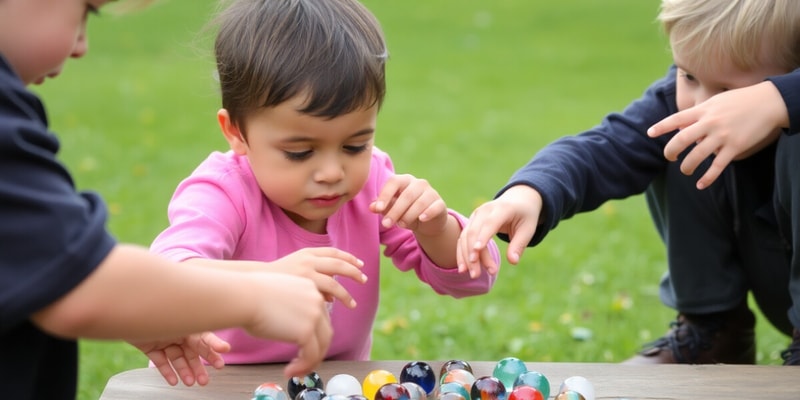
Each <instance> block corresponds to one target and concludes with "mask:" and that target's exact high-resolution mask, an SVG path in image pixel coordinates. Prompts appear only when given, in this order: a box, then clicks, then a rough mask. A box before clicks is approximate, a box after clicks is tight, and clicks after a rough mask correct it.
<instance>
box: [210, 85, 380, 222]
mask: <svg viewBox="0 0 800 400" xmlns="http://www.w3.org/2000/svg"><path fill="white" fill-rule="evenodd" d="M302 106H303V98H301V97H299V96H298V97H295V98H293V99H290V100H289V101H286V102H284V103H282V104H280V105H278V106H277V107H274V108H266V109H261V110H259V111H257V112H256V113H255V114H254V115H251V116H249V117H248V118H247V120H246V132H247V140H246V141H244V140H242V137H241V135H240V134H239V133H240V132H239V130H238V129H237V128H236V127H234V126H232V125H231V123H230V119H229V118H228V115H227V111H226V110H224V109H223V110H221V111H220V113H219V122H220V126H221V127H222V130H223V133H224V135H225V138H226V139H227V140H228V143H229V144H230V145H231V149H233V150H234V151H235V152H236V153H238V154H243V155H247V157H248V159H249V161H250V164H251V167H252V169H253V173H254V175H255V177H256V180H257V181H258V185H259V187H260V188H261V191H262V192H263V193H264V195H265V196H267V197H268V198H269V199H270V200H271V201H272V202H274V203H275V204H277V205H278V206H279V207H281V208H282V209H283V210H284V211H285V212H286V214H287V215H288V216H289V218H291V219H292V220H293V221H294V222H295V223H297V224H298V225H300V226H301V227H303V228H304V229H306V230H309V231H312V232H317V233H322V232H324V229H325V223H326V220H327V218H328V217H330V216H331V215H332V214H333V213H334V212H336V211H337V210H338V209H339V208H340V207H341V206H342V205H343V204H344V203H345V202H347V201H349V200H350V199H352V198H353V197H355V196H356V194H358V192H359V191H360V190H361V188H362V187H363V186H364V183H365V182H366V180H367V176H368V175H369V169H370V163H371V159H372V157H371V155H372V145H373V140H374V136H375V123H376V120H377V114H378V110H377V107H372V108H370V109H367V110H358V111H354V112H351V113H349V114H345V115H341V116H339V117H336V118H333V119H326V118H319V117H312V116H309V115H305V114H302V113H300V112H298V111H297V110H298V109H300V108H301V107H302Z"/></svg>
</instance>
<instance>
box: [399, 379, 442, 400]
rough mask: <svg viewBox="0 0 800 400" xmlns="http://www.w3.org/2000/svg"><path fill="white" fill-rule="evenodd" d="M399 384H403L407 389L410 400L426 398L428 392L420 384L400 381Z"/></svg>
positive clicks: (424, 399) (425, 399) (423, 399)
mask: <svg viewBox="0 0 800 400" xmlns="http://www.w3.org/2000/svg"><path fill="white" fill-rule="evenodd" d="M401 385H403V386H404V387H405V388H406V389H407V390H408V395H409V396H410V397H411V400H427V399H428V392H426V391H425V389H423V388H422V386H420V385H418V384H416V383H414V382H402V383H401ZM434 386H436V385H434Z"/></svg>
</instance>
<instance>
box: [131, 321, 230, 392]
mask: <svg viewBox="0 0 800 400" xmlns="http://www.w3.org/2000/svg"><path fill="white" fill-rule="evenodd" d="M130 343H131V344H132V345H133V346H135V347H136V348H137V349H139V350H141V351H142V353H144V354H145V355H147V357H148V358H149V359H150V360H151V361H152V362H153V364H154V365H155V367H156V368H158V372H159V373H161V376H163V377H164V379H165V380H166V381H167V383H169V384H170V385H172V386H175V385H177V384H178V376H180V379H181V381H182V382H183V384H184V385H186V386H192V385H194V383H195V382H197V384H199V385H200V386H205V385H206V384H207V383H208V372H207V371H206V368H205V366H204V365H203V361H202V359H205V360H206V361H208V363H209V364H211V365H212V366H214V368H216V369H220V368H222V367H223V366H225V361H224V360H223V359H222V356H221V355H220V353H227V352H228V351H230V349H231V346H230V344H228V342H226V341H224V340H222V339H220V338H219V337H217V335H215V334H213V333H211V332H204V333H198V334H194V335H189V336H186V337H182V338H178V339H175V340H166V341H153V342H137V343H134V342H130ZM201 358H202V359H201Z"/></svg>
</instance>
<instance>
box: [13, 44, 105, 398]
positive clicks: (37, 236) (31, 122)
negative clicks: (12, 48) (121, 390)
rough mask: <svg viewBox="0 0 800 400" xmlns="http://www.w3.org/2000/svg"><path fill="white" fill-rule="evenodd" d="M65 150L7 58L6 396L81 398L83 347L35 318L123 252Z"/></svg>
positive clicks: (100, 206) (101, 207)
mask: <svg viewBox="0 0 800 400" xmlns="http://www.w3.org/2000/svg"><path fill="white" fill-rule="evenodd" d="M58 149H59V142H58V139H57V138H56V137H55V135H53V134H52V133H51V132H50V131H49V130H48V127H47V117H46V114H45V111H44V107H43V106H42V104H41V102H40V101H39V99H38V98H37V97H36V96H35V95H34V94H33V93H31V92H30V91H28V90H27V89H26V88H25V86H24V84H23V83H22V81H21V80H20V79H19V78H18V77H17V76H16V74H15V73H14V72H13V71H12V69H11V68H10V66H9V65H8V63H7V62H6V61H5V59H4V58H3V57H2V55H0V398H8V399H74V398H75V388H76V382H77V362H78V361H77V343H76V341H75V340H73V339H64V338H57V337H54V336H52V335H50V334H48V333H46V332H44V331H42V330H41V329H39V328H38V327H37V326H35V325H34V324H32V323H31V322H30V319H29V318H30V316H31V315H32V314H33V313H35V312H36V311H38V310H41V309H42V308H44V307H46V306H47V305H49V304H51V303H53V302H54V301H56V300H58V299H59V298H60V297H62V296H64V295H65V294H66V293H68V292H69V291H71V290H72V289H73V288H74V287H75V286H77V285H78V284H79V283H81V282H82V281H83V280H84V279H86V277H87V276H88V275H89V274H91V273H92V271H94V270H95V268H97V266H98V265H99V264H100V263H101V262H102V260H103V259H104V258H105V257H106V256H107V255H108V253H109V252H110V251H111V249H112V248H113V246H114V244H115V240H114V239H113V238H112V237H111V236H110V234H109V233H108V232H107V230H106V227H105V224H106V217H107V214H106V209H105V206H104V204H103V202H102V200H101V199H100V197H99V196H98V195H96V194H94V193H80V192H77V191H76V189H75V185H74V183H73V180H72V178H71V176H70V174H69V172H68V171H67V169H66V167H65V166H64V165H63V164H62V163H61V162H59V161H58V160H57V158H56V154H57V152H58Z"/></svg>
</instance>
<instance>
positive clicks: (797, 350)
mask: <svg viewBox="0 0 800 400" xmlns="http://www.w3.org/2000/svg"><path fill="white" fill-rule="evenodd" d="M781 357H782V358H783V365H800V330H798V329H797V328H795V329H794V332H792V344H790V345H789V347H788V348H787V349H786V350H784V351H782V352H781Z"/></svg>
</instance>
